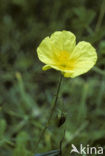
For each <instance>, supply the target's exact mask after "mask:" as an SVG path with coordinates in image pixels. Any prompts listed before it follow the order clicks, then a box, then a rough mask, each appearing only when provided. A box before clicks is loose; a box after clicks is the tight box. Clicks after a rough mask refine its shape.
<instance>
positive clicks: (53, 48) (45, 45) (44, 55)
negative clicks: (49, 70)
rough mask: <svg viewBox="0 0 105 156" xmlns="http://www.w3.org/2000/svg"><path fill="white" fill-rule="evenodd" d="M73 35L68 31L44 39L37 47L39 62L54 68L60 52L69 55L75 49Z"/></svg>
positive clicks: (58, 32)
mask: <svg viewBox="0 0 105 156" xmlns="http://www.w3.org/2000/svg"><path fill="white" fill-rule="evenodd" d="M75 38H76V37H75V35H74V34H73V33H71V32H69V31H57V32H55V33H53V34H52V35H51V37H50V38H49V37H46V38H45V39H44V40H43V41H42V42H41V44H40V45H39V47H38V48H37V53H38V57H39V59H40V61H42V62H43V63H45V64H48V65H54V66H56V61H55V60H56V58H59V56H60V55H61V52H63V51H64V52H66V51H67V52H66V53H71V52H72V51H73V49H74V47H75V44H76V43H75V42H76V41H75Z"/></svg>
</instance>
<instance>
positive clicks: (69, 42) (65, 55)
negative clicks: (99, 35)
mask: <svg viewBox="0 0 105 156" xmlns="http://www.w3.org/2000/svg"><path fill="white" fill-rule="evenodd" d="M37 53H38V57H39V59H40V61H42V62H43V63H45V64H46V65H45V66H44V67H43V70H47V69H50V68H54V69H56V70H59V71H61V72H62V73H63V74H64V77H72V78H74V77H76V76H78V75H81V74H83V73H86V72H88V71H89V70H90V69H91V68H92V67H93V66H94V64H95V63H96V60H97V54H96V50H95V48H94V47H93V46H92V45H91V44H90V43H88V42H85V41H81V42H79V43H78V44H77V45H76V37H75V35H74V34H73V33H72V32H69V31H56V32H55V33H53V34H52V35H51V36H50V37H46V38H45V39H44V40H42V42H41V43H40V45H39V47H38V48H37Z"/></svg>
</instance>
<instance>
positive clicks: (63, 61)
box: [54, 51, 74, 70]
mask: <svg viewBox="0 0 105 156" xmlns="http://www.w3.org/2000/svg"><path fill="white" fill-rule="evenodd" d="M54 60H55V65H56V66H59V68H61V69H62V70H72V69H73V67H74V61H73V60H72V59H70V52H67V51H61V52H59V53H58V54H57V55H56V56H55V58H54Z"/></svg>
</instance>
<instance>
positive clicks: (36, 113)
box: [0, 0, 105, 156]
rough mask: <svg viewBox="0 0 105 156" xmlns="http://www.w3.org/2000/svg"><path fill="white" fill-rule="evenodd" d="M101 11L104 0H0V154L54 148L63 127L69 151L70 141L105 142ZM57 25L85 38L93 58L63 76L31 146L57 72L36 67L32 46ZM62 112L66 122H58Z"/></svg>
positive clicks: (24, 155)
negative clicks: (79, 71)
mask: <svg viewBox="0 0 105 156" xmlns="http://www.w3.org/2000/svg"><path fill="white" fill-rule="evenodd" d="M104 13H105V0H100V1H95V0H94V1H92V0H78V1H77V0H72V1H71V0H52V1H51V0H30V1H28V0H11V1H9V0H0V18H1V20H0V156H33V154H34V153H35V152H37V153H43V152H47V151H50V150H53V149H59V147H60V142H61V140H62V138H63V135H64V130H65V140H64V141H63V143H64V144H66V143H69V151H70V150H71V144H74V145H75V146H76V147H79V145H80V144H83V145H84V146H86V145H87V144H89V145H90V146H95V147H98V146H102V147H105V96H104V95H105V71H104V68H105V16H104ZM57 30H69V31H72V32H73V33H75V35H76V36H77V42H78V41H81V40H85V41H89V42H91V43H92V45H93V46H94V47H95V48H96V49H97V53H98V61H97V64H96V66H95V67H94V68H93V69H92V70H91V71H89V72H88V73H86V74H85V75H83V76H79V77H77V78H75V79H63V83H62V87H61V92H60V97H59V100H58V108H57V109H56V112H55V114H54V116H53V119H52V122H51V123H50V125H49V127H48V129H47V131H46V133H45V134H44V136H42V139H41V142H40V144H39V147H38V150H37V151H36V150H35V144H36V142H37V140H38V138H39V136H40V133H41V131H42V130H43V128H44V126H45V124H46V121H47V119H48V115H49V112H50V109H51V106H52V104H53V99H54V97H55V93H56V86H57V83H58V79H59V74H60V73H59V72H57V71H54V70H49V71H46V72H44V71H42V70H41V68H42V65H43V64H42V63H41V62H40V61H39V60H38V58H37V54H36V48H37V46H38V45H39V43H40V42H41V40H42V39H43V38H44V37H46V36H48V35H50V34H52V33H53V32H55V31H57ZM62 113H63V114H64V116H65V118H66V121H65V123H64V124H63V125H62V126H61V127H58V122H59V117H61V114H62ZM68 153H69V152H67V153H65V156H68V155H69V154H68ZM93 155H94V154H93Z"/></svg>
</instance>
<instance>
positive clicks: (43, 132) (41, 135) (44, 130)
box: [35, 75, 62, 150]
mask: <svg viewBox="0 0 105 156" xmlns="http://www.w3.org/2000/svg"><path fill="white" fill-rule="evenodd" d="M61 82H62V75H60V79H59V83H58V87H57V92H56V97H55V101H54V104H53V106H52V109H51V112H50V116H49V118H48V120H47V123H46V126H45V127H44V129H43V130H42V132H41V134H40V137H39V139H38V141H37V143H36V146H35V149H36V150H37V148H38V145H39V143H40V141H41V139H42V137H43V136H44V134H45V132H46V130H47V128H48V126H49V124H50V121H51V119H52V117H53V114H54V112H55V109H56V106H57V101H58V97H59V92H60V87H61Z"/></svg>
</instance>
